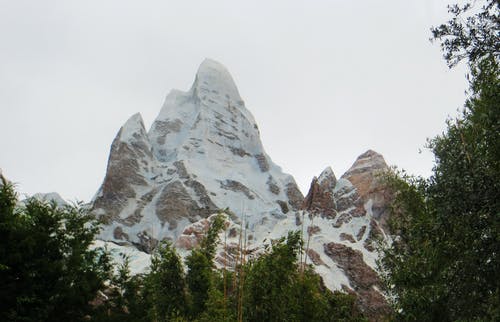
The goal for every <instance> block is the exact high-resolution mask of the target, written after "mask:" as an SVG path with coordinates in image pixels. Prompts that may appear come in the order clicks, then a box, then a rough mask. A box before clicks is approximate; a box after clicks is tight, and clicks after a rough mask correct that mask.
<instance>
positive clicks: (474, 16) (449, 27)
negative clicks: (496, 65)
mask: <svg viewBox="0 0 500 322" xmlns="http://www.w3.org/2000/svg"><path fill="white" fill-rule="evenodd" d="M499 6H500V4H499V2H498V1H497V0H482V1H473V2H467V3H466V4H464V5H458V4H455V5H451V6H449V7H448V11H449V12H450V13H451V14H452V18H451V19H450V20H449V21H448V22H447V23H444V24H441V25H439V26H438V27H434V28H432V29H431V31H432V38H431V40H437V41H439V42H440V43H441V48H442V50H443V54H444V58H445V60H446V62H447V63H448V66H450V67H453V66H455V65H456V64H458V63H459V62H460V61H462V60H467V61H468V62H471V63H474V64H475V63H477V62H478V61H479V60H481V59H482V58H484V57H485V56H493V57H495V58H496V59H498V57H499V55H500V27H499V26H500V22H499V18H498V17H499V10H500V9H499ZM474 12H475V13H474Z"/></svg>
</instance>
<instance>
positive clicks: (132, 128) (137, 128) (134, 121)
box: [120, 113, 146, 141]
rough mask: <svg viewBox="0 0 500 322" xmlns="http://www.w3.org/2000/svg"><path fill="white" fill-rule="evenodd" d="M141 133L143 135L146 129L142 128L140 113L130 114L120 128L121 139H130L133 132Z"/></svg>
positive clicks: (142, 122)
mask: <svg viewBox="0 0 500 322" xmlns="http://www.w3.org/2000/svg"><path fill="white" fill-rule="evenodd" d="M138 133H141V135H144V134H145V133H146V130H145V128H144V121H143V120H142V116H141V114H140V113H135V114H134V115H132V116H131V117H130V118H129V119H128V120H127V122H125V124H123V126H122V128H121V134H120V139H121V140H122V141H127V140H130V139H132V138H133V137H134V134H136V135H137V134H138Z"/></svg>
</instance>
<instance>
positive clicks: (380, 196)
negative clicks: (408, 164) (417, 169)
mask: <svg viewBox="0 0 500 322" xmlns="http://www.w3.org/2000/svg"><path fill="white" fill-rule="evenodd" d="M387 171H389V167H388V166H387V164H386V162H385V160H384V158H383V156H382V155H380V154H378V153H377V152H375V151H372V150H368V151H366V152H365V153H363V154H362V155H360V156H359V157H358V158H357V160H356V161H355V162H354V164H353V165H352V166H351V168H350V169H349V170H348V171H347V172H346V173H345V174H344V175H343V176H342V178H343V179H347V180H349V181H350V182H351V183H352V184H353V186H354V187H355V188H356V191H357V193H358V194H359V196H360V197H361V199H362V203H361V205H358V207H359V206H362V205H364V204H365V203H366V202H368V201H369V200H371V202H372V204H371V210H372V213H373V217H374V218H375V219H377V220H378V221H379V222H380V223H381V226H382V227H381V228H382V229H384V230H385V231H387V229H388V225H387V220H388V216H389V210H388V205H389V203H390V201H391V200H392V192H391V191H389V189H388V187H387V186H386V185H385V184H384V183H383V180H382V177H383V175H384V172H387Z"/></svg>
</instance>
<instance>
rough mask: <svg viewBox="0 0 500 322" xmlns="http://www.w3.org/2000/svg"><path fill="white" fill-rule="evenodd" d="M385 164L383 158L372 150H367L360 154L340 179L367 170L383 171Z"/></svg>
mask: <svg viewBox="0 0 500 322" xmlns="http://www.w3.org/2000/svg"><path fill="white" fill-rule="evenodd" d="M387 168H388V166H387V163H386V162H385V160H384V157H383V156H382V155H381V154H380V153H377V152H375V151H373V150H368V151H366V152H364V153H363V154H361V155H360V156H359V157H358V158H357V159H356V161H355V162H354V163H353V165H352V166H351V167H350V168H349V170H347V171H346V173H344V174H343V175H342V177H343V178H344V177H348V176H350V175H351V174H353V173H356V172H361V171H367V170H375V169H379V170H384V169H387Z"/></svg>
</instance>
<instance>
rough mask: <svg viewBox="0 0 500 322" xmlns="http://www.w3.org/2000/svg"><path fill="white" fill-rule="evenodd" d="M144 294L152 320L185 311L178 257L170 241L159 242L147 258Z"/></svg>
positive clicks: (181, 313)
mask: <svg viewBox="0 0 500 322" xmlns="http://www.w3.org/2000/svg"><path fill="white" fill-rule="evenodd" d="M144 284H145V285H144V288H145V290H144V294H145V295H146V298H147V302H148V303H149V305H150V314H149V316H150V319H151V320H152V321H170V320H171V319H173V318H176V317H182V316H185V314H186V313H187V310H186V308H187V300H186V296H187V294H186V283H185V278H184V270H183V267H182V262H181V259H180V258H179V255H177V253H176V251H175V249H174V248H173V246H172V244H171V243H170V242H162V243H161V244H160V245H159V247H158V248H157V249H156V250H155V253H154V255H153V257H152V258H151V272H150V273H149V274H148V275H147V276H146V278H145V281H144Z"/></svg>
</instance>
